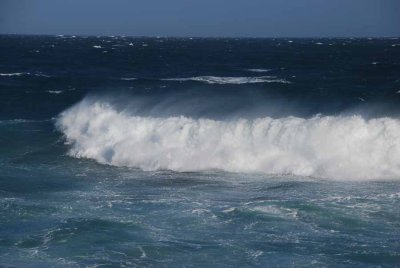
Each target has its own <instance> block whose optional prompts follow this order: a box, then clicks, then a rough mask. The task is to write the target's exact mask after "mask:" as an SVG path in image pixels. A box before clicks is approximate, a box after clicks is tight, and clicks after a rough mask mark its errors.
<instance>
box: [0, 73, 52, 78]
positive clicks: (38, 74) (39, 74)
mask: <svg viewBox="0 0 400 268" xmlns="http://www.w3.org/2000/svg"><path fill="white" fill-rule="evenodd" d="M24 75H33V76H39V77H51V76H50V75H47V74H44V73H41V72H38V73H28V72H23V73H0V76H24Z"/></svg>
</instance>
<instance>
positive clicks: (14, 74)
mask: <svg viewBox="0 0 400 268" xmlns="http://www.w3.org/2000/svg"><path fill="white" fill-rule="evenodd" d="M26 74H29V73H0V76H21V75H26Z"/></svg>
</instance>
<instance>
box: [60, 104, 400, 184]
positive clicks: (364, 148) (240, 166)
mask: <svg viewBox="0 0 400 268" xmlns="http://www.w3.org/2000/svg"><path fill="white" fill-rule="evenodd" d="M57 125H58V128H59V129H60V130H61V131H62V132H63V133H64V134H65V137H66V139H67V141H68V142H69V143H71V144H72V146H71V150H70V155H71V156H74V157H85V158H91V159H95V160H97V161H98V162H100V163H105V164H110V165H116V166H132V167H139V168H142V169H144V170H157V169H171V170H176V171H198V170H208V169H222V170H227V171H233V172H264V173H269V174H294V175H300V176H315V177H323V178H334V179H357V180H367V179H394V178H399V177H400V135H398V134H399V133H400V120H398V119H393V118H378V119H369V120H366V119H364V118H363V117H361V116H337V117H335V116H324V117H313V118H310V119H304V118H297V117H286V118H280V119H273V118H270V117H264V118H258V119H254V120H246V119H237V120H231V121H217V120H210V119H192V118H187V117H183V116H181V117H168V118H154V117H140V116H134V115H130V114H129V113H126V112H123V111H122V112H121V111H118V110H116V109H115V108H114V107H113V106H111V105H110V104H109V103H107V102H102V101H97V102H89V101H82V102H81V103H79V104H77V105H75V106H74V107H72V108H70V109H69V110H67V111H65V112H63V113H62V114H61V115H60V117H59V118H58V121H57Z"/></svg>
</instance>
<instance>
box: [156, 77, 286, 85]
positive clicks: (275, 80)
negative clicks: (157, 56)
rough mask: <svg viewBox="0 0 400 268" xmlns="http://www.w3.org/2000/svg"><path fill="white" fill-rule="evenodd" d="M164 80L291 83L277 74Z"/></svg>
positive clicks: (214, 82) (220, 82)
mask: <svg viewBox="0 0 400 268" xmlns="http://www.w3.org/2000/svg"><path fill="white" fill-rule="evenodd" d="M161 80H164V81H180V82H183V81H196V82H203V83H207V84H220V85H223V84H236V85H240V84H255V83H284V84H288V83H290V82H289V81H287V80H284V79H280V78H276V77H275V76H258V77H220V76H195V77H185V78H165V79H161Z"/></svg>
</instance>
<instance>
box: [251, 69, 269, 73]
mask: <svg viewBox="0 0 400 268" xmlns="http://www.w3.org/2000/svg"><path fill="white" fill-rule="evenodd" d="M247 71H249V72H253V73H267V72H269V71H271V70H270V69H247Z"/></svg>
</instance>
